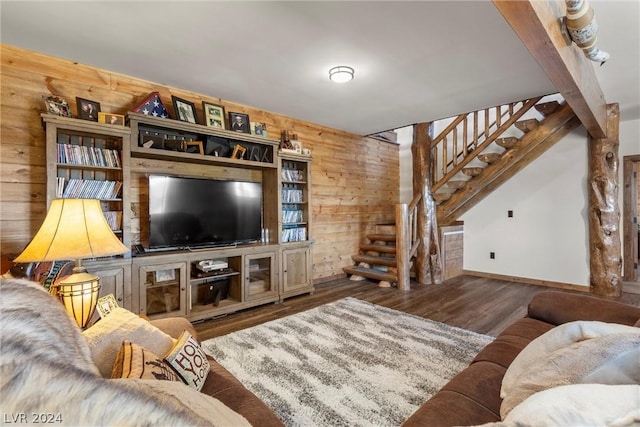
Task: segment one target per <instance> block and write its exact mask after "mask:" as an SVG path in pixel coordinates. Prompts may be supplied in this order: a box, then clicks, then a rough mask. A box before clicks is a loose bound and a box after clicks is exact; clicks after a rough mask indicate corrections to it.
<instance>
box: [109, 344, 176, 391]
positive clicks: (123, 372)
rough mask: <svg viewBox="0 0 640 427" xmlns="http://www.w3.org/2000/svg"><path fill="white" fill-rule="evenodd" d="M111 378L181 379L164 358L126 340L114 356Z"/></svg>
mask: <svg viewBox="0 0 640 427" xmlns="http://www.w3.org/2000/svg"><path fill="white" fill-rule="evenodd" d="M111 378H145V379H150V380H154V379H155V380H166V381H181V380H180V378H179V377H178V376H177V375H176V374H175V372H173V369H171V367H170V366H169V365H167V363H166V362H165V361H164V360H162V359H161V358H160V357H158V356H156V355H155V354H153V353H151V352H150V351H149V350H146V349H145V348H143V347H140V346H139V345H137V344H134V343H132V342H129V341H127V340H124V341H123V342H122V346H121V347H120V351H119V352H118V356H116V361H115V363H114V364H113V371H112V372H111Z"/></svg>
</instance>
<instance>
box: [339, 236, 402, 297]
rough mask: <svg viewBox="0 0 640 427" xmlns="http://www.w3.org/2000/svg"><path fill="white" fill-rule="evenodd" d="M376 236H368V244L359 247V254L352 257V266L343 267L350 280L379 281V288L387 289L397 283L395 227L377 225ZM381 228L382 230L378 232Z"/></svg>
mask: <svg viewBox="0 0 640 427" xmlns="http://www.w3.org/2000/svg"><path fill="white" fill-rule="evenodd" d="M377 227H378V230H376V231H381V232H379V233H376V234H368V235H367V240H368V243H363V244H361V245H360V252H361V253H360V254H357V255H352V256H351V259H352V260H353V262H354V265H353V266H350V267H344V268H343V270H344V272H345V273H347V274H350V275H351V280H363V279H365V278H369V279H374V280H378V281H380V286H382V287H389V286H391V284H392V283H396V282H397V281H398V260H397V257H396V234H395V225H379V226H377ZM380 228H383V230H380Z"/></svg>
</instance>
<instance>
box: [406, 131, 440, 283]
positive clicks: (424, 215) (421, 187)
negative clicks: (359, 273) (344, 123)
mask: <svg viewBox="0 0 640 427" xmlns="http://www.w3.org/2000/svg"><path fill="white" fill-rule="evenodd" d="M430 127H431V123H428V122H427V123H418V124H416V125H414V127H413V144H412V145H411V155H412V158H413V194H414V195H417V194H420V195H421V196H422V197H421V198H420V202H419V203H418V206H417V213H416V215H417V228H418V230H417V232H418V240H419V241H420V244H419V246H418V251H417V254H416V260H415V264H414V265H415V273H416V280H417V281H418V282H419V283H423V284H428V283H441V282H442V277H441V273H442V268H441V264H440V263H441V257H440V242H439V231H438V225H437V220H436V205H435V201H434V199H433V197H432V196H431V176H432V166H433V161H432V159H431V136H430V134H429V128H430Z"/></svg>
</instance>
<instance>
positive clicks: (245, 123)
mask: <svg viewBox="0 0 640 427" xmlns="http://www.w3.org/2000/svg"><path fill="white" fill-rule="evenodd" d="M229 129H230V130H232V131H234V132H241V133H251V128H250V127H249V115H248V114H244V113H234V112H229Z"/></svg>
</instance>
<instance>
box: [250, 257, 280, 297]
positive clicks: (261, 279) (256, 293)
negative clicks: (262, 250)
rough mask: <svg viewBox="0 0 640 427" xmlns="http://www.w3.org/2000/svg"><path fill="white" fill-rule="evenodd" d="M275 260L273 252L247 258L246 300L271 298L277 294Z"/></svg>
mask: <svg viewBox="0 0 640 427" xmlns="http://www.w3.org/2000/svg"><path fill="white" fill-rule="evenodd" d="M275 259H276V255H275V253H272V252H270V253H267V254H254V255H247V256H246V257H245V283H244V297H245V300H247V301H251V300H256V299H260V298H266V297H271V296H273V295H275V294H276V293H277V289H276V280H275V268H274V267H275Z"/></svg>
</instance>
